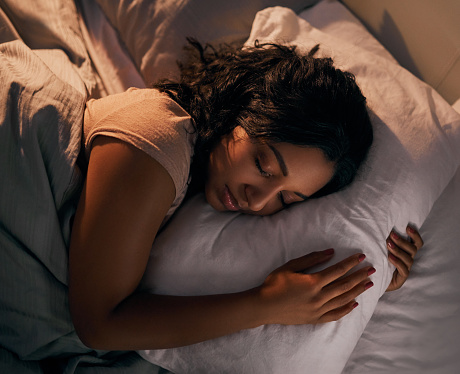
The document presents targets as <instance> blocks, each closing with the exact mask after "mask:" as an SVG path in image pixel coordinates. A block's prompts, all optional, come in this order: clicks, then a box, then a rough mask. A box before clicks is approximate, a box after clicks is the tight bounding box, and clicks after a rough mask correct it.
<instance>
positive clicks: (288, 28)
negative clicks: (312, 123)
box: [0, 0, 460, 374]
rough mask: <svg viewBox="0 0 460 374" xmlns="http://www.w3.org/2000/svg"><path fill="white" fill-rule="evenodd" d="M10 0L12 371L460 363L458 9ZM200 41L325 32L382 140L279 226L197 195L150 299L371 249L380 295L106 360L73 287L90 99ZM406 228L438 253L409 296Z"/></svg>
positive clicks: (1, 305) (3, 36)
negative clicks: (315, 318)
mask: <svg viewBox="0 0 460 374" xmlns="http://www.w3.org/2000/svg"><path fill="white" fill-rule="evenodd" d="M18 3H19V4H18ZM0 8H1V9H0V22H1V27H0V43H1V44H0V59H1V62H0V74H1V79H2V82H3V85H2V87H0V92H1V93H0V97H1V100H2V105H1V108H2V109H0V112H1V118H2V121H1V123H2V125H1V127H0V172H1V175H2V180H1V183H0V201H1V204H0V248H1V251H0V284H1V285H2V286H1V288H0V372H2V373H3V372H5V373H49V372H63V373H74V372H75V373H168V372H171V373H326V374H332V373H345V374H348V373H363V374H364V373H371V372H372V373H387V372H396V373H446V374H447V373H454V372H457V371H458V370H459V368H460V354H459V353H460V347H459V344H458V343H459V342H460V323H459V322H458V318H457V316H458V315H459V312H460V289H459V287H458V284H459V277H458V271H457V268H458V267H459V266H460V251H459V249H460V248H459V244H458V243H460V232H459V230H458V228H459V227H460V171H459V165H460V114H459V113H460V101H459V98H460V44H459V42H458V41H459V40H460V30H459V29H458V22H456V20H455V17H454V15H455V14H458V13H459V10H460V8H459V5H458V4H456V3H455V2H454V1H447V0H446V1H445V2H437V4H436V5H434V4H433V3H432V2H429V1H406V2H404V5H397V4H396V3H395V2H392V1H377V0H372V1H369V0H367V1H364V0H363V1H361V0H344V1H343V2H339V1H337V0H322V1H312V0H286V1H278V2H271V1H266V0H253V1H240V0H237V1H234V2H215V1H193V0H189V1H175V2H173V1H171V2H160V1H158V2H154V1H146V0H144V1H137V2H131V1H127V0H117V1H113V0H97V1H91V0H78V1H76V2H74V1H73V0H72V1H71V0H46V1H42V2H39V3H37V2H33V1H30V0H26V1H21V2H17V1H14V0H1V1H0ZM456 12H457V13H456ZM185 36H194V37H196V38H198V39H199V40H201V41H203V42H232V43H240V44H241V46H243V45H244V44H245V43H246V45H251V44H253V43H254V42H255V40H259V41H278V42H283V43H291V44H296V45H297V46H298V48H299V49H300V50H301V51H303V50H307V49H308V48H311V47H312V46H313V45H315V44H317V43H320V45H321V49H320V53H322V54H323V55H326V56H332V57H333V58H334V61H335V62H336V64H338V65H339V66H341V67H343V68H344V69H347V70H350V71H352V72H353V73H354V74H355V75H356V77H357V80H358V83H359V84H360V85H361V87H362V89H363V92H364V94H365V96H367V97H368V100H369V103H370V110H371V117H372V120H373V124H374V126H375V130H376V140H375V145H374V146H373V149H372V151H371V154H370V156H369V159H368V161H367V163H366V165H365V167H364V168H363V171H362V173H361V174H360V176H359V178H358V180H357V181H356V183H354V185H353V186H351V187H350V188H349V189H347V190H345V191H342V192H340V193H337V194H334V195H331V196H329V197H326V198H323V199H319V200H317V201H311V202H308V203H306V204H304V205H302V206H298V207H293V208H292V209H288V210H286V211H284V212H281V213H279V214H277V215H275V216H273V217H264V218H260V217H245V216H242V215H238V214H225V213H217V212H213V211H212V210H211V208H209V207H208V206H207V205H206V204H205V202H204V199H203V196H201V195H197V196H195V197H194V198H192V199H191V200H189V201H188V202H187V203H186V204H185V205H184V206H183V207H182V208H181V209H180V210H179V212H178V213H177V214H176V215H175V217H174V218H173V220H172V221H171V222H170V223H169V224H168V226H167V227H166V228H165V229H164V230H163V231H162V233H161V234H160V236H159V237H158V240H157V241H156V243H155V245H154V247H153V248H152V254H151V258H150V261H149V264H148V266H147V271H146V274H145V276H144V279H143V281H142V285H141V287H142V288H143V290H144V291H147V292H157V293H165V294H168V293H169V294H178V295H190V294H206V293H213V292H234V291H238V290H241V289H244V288H248V287H252V286H254V285H257V284H259V283H260V282H261V281H262V280H263V279H264V278H265V276H266V275H267V274H268V273H269V272H270V271H271V270H273V269H274V268H276V267H277V266H279V265H281V264H283V263H284V262H286V261H287V260H289V259H291V258H294V257H297V256H300V255H302V254H304V253H308V252H311V251H314V250H320V249H324V248H328V247H334V248H335V249H336V256H335V257H334V261H338V260H339V259H341V258H344V257H346V256H347V255H348V254H351V253H354V252H356V250H362V251H363V252H364V253H366V255H367V261H368V263H372V265H373V266H374V267H375V268H376V269H377V272H376V274H375V275H373V276H372V280H373V282H374V283H375V286H374V287H373V288H372V289H371V290H369V291H368V292H366V293H365V294H364V295H362V296H360V298H359V300H358V301H359V304H360V305H359V308H357V309H356V310H354V311H353V313H352V314H350V315H349V316H347V317H346V318H344V319H343V320H341V321H338V322H334V323H330V324H326V325H318V326H296V327H292V326H263V327H260V328H257V329H253V330H247V331H242V332H239V333H236V334H233V335H230V336H226V337H223V338H220V339H215V340H212V341H208V342H203V343H200V344H195V345H191V346H188V347H181V348H176V349H168V350H155V351H140V352H101V351H93V350H90V349H88V348H86V347H84V346H83V345H82V344H81V343H80V342H79V340H78V338H77V337H76V335H75V332H74V331H73V327H72V324H71V321H70V317H69V314H68V306H67V298H66V284H67V273H66V269H67V250H66V247H67V245H68V239H69V233H70V220H71V216H72V214H73V212H74V209H75V205H76V200H77V198H76V197H77V196H78V191H79V187H80V186H81V182H82V180H83V178H84V168H83V167H81V164H80V162H79V159H78V157H79V152H80V134H81V116H82V111H83V109H84V104H85V101H86V100H87V99H88V98H91V97H101V96H105V95H110V94H113V93H117V92H122V91H124V90H126V89H127V88H129V87H131V86H136V87H145V86H148V85H149V84H150V83H151V82H153V81H154V80H156V79H159V78H163V77H174V75H175V74H177V70H176V69H175V67H174V66H175V61H176V59H178V58H180V56H181V55H182V50H181V48H182V45H183V42H184V40H185V39H184V38H185ZM401 65H402V66H401ZM408 222H411V223H412V224H413V225H415V226H416V227H418V228H419V229H420V232H421V234H422V237H423V239H424V241H425V245H424V247H423V249H422V250H421V251H420V253H419V254H418V256H417V259H416V263H415V265H414V267H413V269H412V272H411V276H410V278H409V280H408V281H407V282H406V284H405V285H404V286H403V288H402V289H400V290H398V291H396V292H392V293H384V291H385V289H386V285H387V284H388V282H389V280H390V277H391V274H392V272H393V268H392V266H390V265H389V263H388V261H387V257H386V256H387V252H386V248H385V246H384V240H385V238H386V236H387V235H388V233H389V231H390V230H391V229H392V228H396V230H398V231H399V232H404V227H405V225H406V224H407V223H408Z"/></svg>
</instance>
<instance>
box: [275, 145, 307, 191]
mask: <svg viewBox="0 0 460 374" xmlns="http://www.w3.org/2000/svg"><path fill="white" fill-rule="evenodd" d="M268 147H269V148H270V149H271V150H272V152H273V154H274V155H275V157H276V160H277V161H278V164H279V165H280V168H281V172H282V173H283V175H284V176H285V177H287V175H288V174H289V171H288V169H287V166H286V163H285V162H284V159H283V156H282V155H281V153H280V152H279V151H278V150H277V149H276V148H275V147H274V146H272V145H271V144H268ZM294 193H295V194H296V195H297V196H299V197H300V198H301V199H302V200H307V199H308V196H305V195H304V194H302V193H300V192H294Z"/></svg>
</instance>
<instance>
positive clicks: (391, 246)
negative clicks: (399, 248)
mask: <svg viewBox="0 0 460 374" xmlns="http://www.w3.org/2000/svg"><path fill="white" fill-rule="evenodd" d="M387 244H388V247H390V248H393V249H395V245H394V243H393V242H392V241H388V242H387Z"/></svg>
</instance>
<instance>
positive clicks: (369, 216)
mask: <svg viewBox="0 0 460 374" xmlns="http://www.w3.org/2000/svg"><path fill="white" fill-rule="evenodd" d="M317 7H322V9H323V12H326V13H327V12H328V10H329V9H331V10H334V11H335V10H337V9H340V11H341V12H343V11H344V8H343V6H342V5H340V4H339V3H337V2H335V1H326V2H323V3H320V4H318V5H317V6H315V8H313V9H315V11H316V9H318V8H317ZM338 7H339V8H338ZM310 11H313V10H310ZM310 11H308V12H310ZM308 12H307V13H304V16H307V17H308ZM351 24H353V22H352V23H350V25H351ZM331 25H332V26H333V24H332V23H331V22H326V25H323V28H324V29H328V30H329V31H328V32H327V33H326V32H322V31H320V30H318V29H316V28H314V27H313V26H311V25H310V24H309V23H308V22H306V21H305V20H303V19H301V18H300V17H298V16H297V15H296V14H295V13H294V12H293V11H291V10H290V9H287V8H281V7H275V8H268V9H265V10H263V11H261V12H259V13H258V14H257V16H256V19H255V21H254V24H253V28H252V32H251V36H250V38H249V40H248V42H247V44H248V45H253V43H254V41H255V40H256V39H258V40H259V41H260V42H264V41H276V42H283V43H289V44H295V45H298V46H299V49H300V50H302V51H305V50H308V49H310V48H311V47H313V46H314V45H315V44H317V43H320V44H321V49H320V52H321V54H322V55H331V56H332V57H333V59H334V61H335V65H336V66H338V67H340V68H343V69H344V70H348V71H351V72H352V73H354V74H355V75H356V77H357V81H358V84H359V85H360V87H361V88H362V91H363V93H364V95H365V96H366V97H367V99H368V103H369V106H370V108H371V110H372V113H371V117H372V121H373V124H374V129H375V141H374V145H373V147H372V149H371V152H370V155H369V158H368V160H367V162H366V164H365V166H364V167H363V168H362V170H361V174H360V175H359V177H358V179H357V180H356V181H355V182H354V183H353V184H352V185H351V186H350V187H349V188H347V189H346V190H344V191H341V192H339V193H335V194H332V195H330V196H327V197H324V198H321V199H318V200H312V201H308V202H306V203H303V204H299V205H297V206H293V207H292V208H289V209H288V210H285V211H282V212H280V213H278V214H276V215H274V216H270V217H252V216H245V215H240V214H235V213H219V212H216V211H213V210H212V208H211V207H209V206H208V205H207V204H206V203H205V201H204V197H203V196H202V195H199V196H196V197H195V198H193V199H192V200H190V201H189V202H188V203H186V204H185V206H184V207H182V208H181V210H180V211H179V212H178V214H177V216H176V217H175V218H174V219H173V220H172V222H171V223H170V224H169V225H168V226H167V227H166V229H165V230H164V231H163V232H162V233H161V234H160V235H159V237H158V238H157V240H156V241H155V244H154V246H153V250H152V254H151V258H150V262H149V264H148V267H147V272H146V274H145V277H144V280H143V285H144V287H145V288H146V289H148V290H150V291H151V292H154V293H159V294H175V295H198V294H212V293H225V292H235V291H240V290H244V289H248V288H251V287H254V286H257V285H259V284H261V283H262V282H263V280H264V279H265V277H266V276H267V275H268V274H269V273H270V272H271V271H272V270H273V269H275V268H276V267H278V266H280V265H282V264H284V263H285V262H286V261H288V260H290V259H292V258H295V257H299V256H302V255H304V254H306V253H309V252H312V251H315V250H322V249H326V248H329V247H333V248H335V249H336V255H335V256H334V258H333V260H332V261H331V262H330V263H328V264H327V265H330V264H332V263H335V262H337V261H339V260H341V259H343V258H345V257H347V256H349V255H351V254H353V253H356V252H360V251H362V252H364V253H365V254H366V256H367V258H366V261H365V262H364V265H368V264H372V265H373V266H374V267H375V268H376V269H377V272H376V273H375V274H374V275H373V276H372V281H373V282H374V284H375V286H374V287H373V288H371V289H370V290H368V291H366V292H365V293H364V294H363V295H361V296H360V297H358V302H359V304H360V305H359V307H358V308H356V309H355V310H354V311H353V312H351V313H350V314H349V315H348V316H346V317H345V318H343V319H341V320H340V321H338V322H333V323H328V324H324V325H317V326H311V325H305V326H279V325H268V326H262V327H259V328H256V329H251V330H245V331H241V332H239V333H235V334H232V335H230V336H226V337H222V338H219V339H214V340H211V341H207V342H203V343H199V344H195V345H191V346H187V347H181V348H175V349H168V350H151V351H140V352H139V353H140V354H141V356H142V357H144V358H145V359H147V360H149V361H151V362H153V363H155V364H158V365H160V366H162V367H165V368H167V369H169V370H171V371H173V372H175V373H212V372H218V373H278V372H286V373H299V372H305V371H308V372H312V373H328V374H330V373H340V372H341V371H342V369H343V367H344V365H345V363H346V362H347V360H348V357H349V356H350V354H351V352H352V351H353V348H354V346H355V344H356V342H357V341H358V339H359V337H360V335H361V333H362V332H363V330H364V328H365V326H366V324H367V322H368V321H369V319H370V317H371V316H372V313H373V311H374V308H375V306H376V303H377V301H378V299H379V297H380V296H381V295H382V294H383V293H384V292H385V289H386V287H387V285H388V283H389V281H390V279H391V276H392V273H393V271H394V267H393V266H392V265H390V264H389V262H388V259H387V249H386V246H385V239H386V237H387V236H388V234H389V232H390V230H391V229H392V228H393V227H395V228H396V229H397V230H399V231H400V232H402V233H404V229H405V226H406V224H407V223H408V222H411V223H412V224H413V225H415V226H416V227H420V225H421V224H422V223H423V221H424V220H425V218H426V216H427V215H428V213H429V211H430V209H431V207H432V205H433V203H434V202H435V200H436V199H437V198H438V196H439V195H440V194H441V192H442V191H443V189H444V188H445V186H446V185H447V184H448V182H449V181H450V179H451V178H452V176H453V175H454V173H455V170H456V169H457V167H458V165H459V164H460V152H459V148H460V147H459V144H460V116H459V115H458V113H456V112H455V111H454V110H453V109H452V108H451V106H450V105H449V104H448V103H447V102H445V101H444V100H443V99H442V98H441V97H440V96H439V95H438V94H437V93H436V92H435V91H434V90H433V89H432V88H430V87H429V86H427V85H426V84H424V83H423V82H421V81H420V80H418V79H417V78H415V77H414V76H413V75H411V74H410V73H409V72H407V71H406V70H404V69H403V68H401V67H400V66H399V65H397V64H395V63H394V60H393V59H392V58H391V56H389V55H388V54H386V53H385V52H382V50H380V52H382V53H383V54H382V53H380V52H379V46H378V45H376V44H375V43H376V42H375V40H373V39H372V38H371V37H370V35H369V34H367V33H366V32H365V31H364V29H361V28H360V27H355V26H352V27H351V28H348V34H346V33H344V32H343V27H341V28H339V30H342V31H340V32H338V33H337V34H336V33H334V32H332V31H331V30H334V29H336V28H335V27H330V26H331ZM354 32H356V35H355V36H356V38H355V40H364V39H365V40H366V43H363V45H364V46H365V47H366V46H370V45H373V46H374V47H375V48H376V49H374V50H372V48H370V49H371V50H369V48H368V49H367V50H366V49H363V48H361V47H360V46H359V45H353V44H350V43H348V42H347V41H346V40H344V39H343V35H348V36H347V39H348V38H349V37H350V36H351V35H352V34H353V33H354ZM360 44H361V43H360ZM375 52H377V53H375ZM325 266H326V265H324V266H322V267H317V268H316V269H312V270H315V271H316V270H319V269H322V268H324V267H325Z"/></svg>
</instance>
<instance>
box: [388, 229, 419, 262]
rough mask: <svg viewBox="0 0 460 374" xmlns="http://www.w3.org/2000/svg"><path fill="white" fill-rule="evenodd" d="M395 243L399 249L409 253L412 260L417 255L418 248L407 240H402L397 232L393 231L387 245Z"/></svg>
mask: <svg viewBox="0 0 460 374" xmlns="http://www.w3.org/2000/svg"><path fill="white" fill-rule="evenodd" d="M391 241H393V244H396V246H397V247H399V249H402V250H404V251H405V252H406V253H409V254H410V255H411V257H412V258H414V257H415V255H416V254H417V247H416V246H415V244H414V243H411V242H409V241H408V240H406V239H403V238H401V237H400V236H399V235H398V234H397V233H396V232H394V231H392V232H391V233H390V239H388V240H387V244H388V243H389V242H391Z"/></svg>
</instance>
